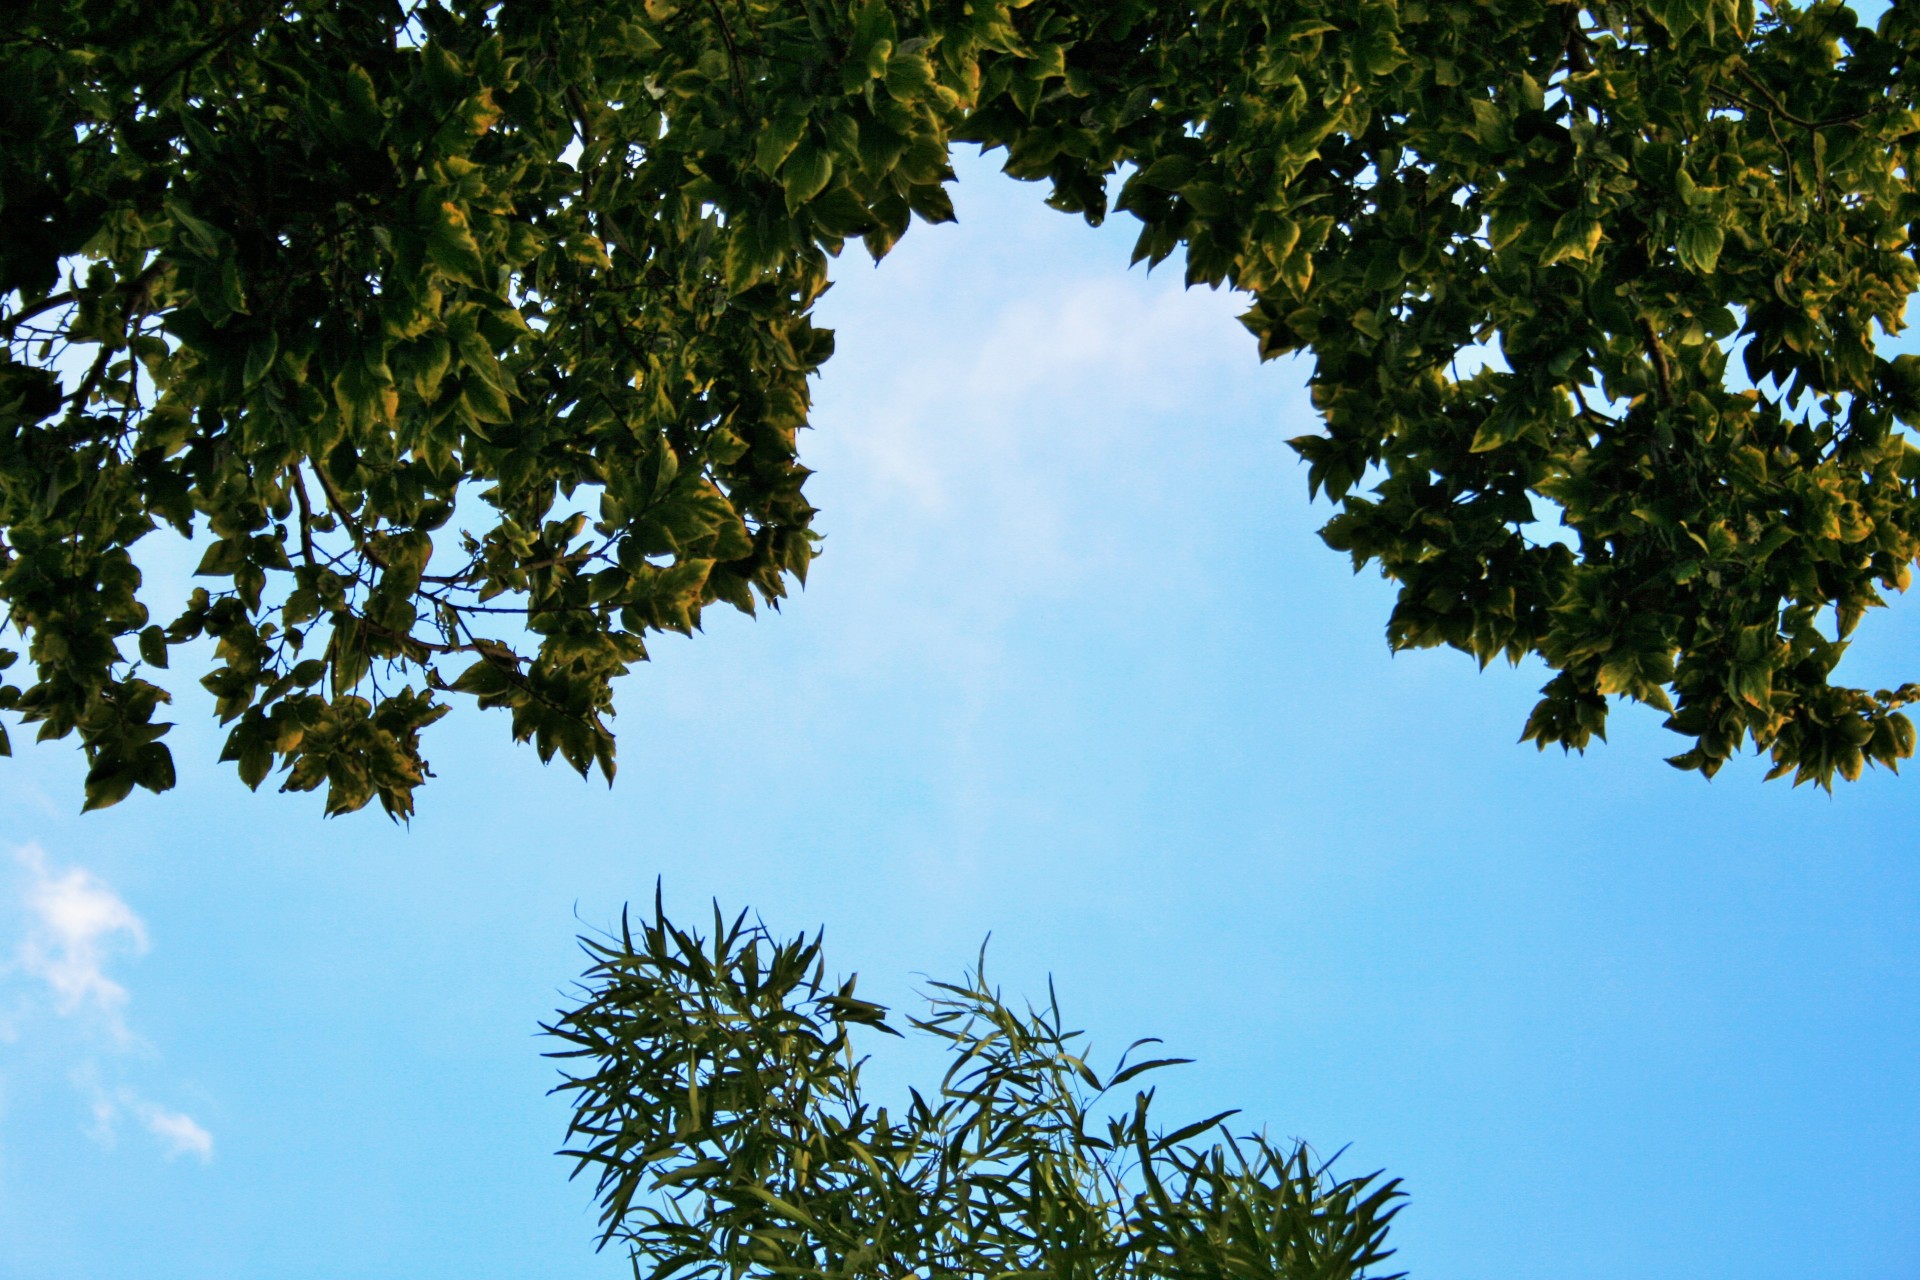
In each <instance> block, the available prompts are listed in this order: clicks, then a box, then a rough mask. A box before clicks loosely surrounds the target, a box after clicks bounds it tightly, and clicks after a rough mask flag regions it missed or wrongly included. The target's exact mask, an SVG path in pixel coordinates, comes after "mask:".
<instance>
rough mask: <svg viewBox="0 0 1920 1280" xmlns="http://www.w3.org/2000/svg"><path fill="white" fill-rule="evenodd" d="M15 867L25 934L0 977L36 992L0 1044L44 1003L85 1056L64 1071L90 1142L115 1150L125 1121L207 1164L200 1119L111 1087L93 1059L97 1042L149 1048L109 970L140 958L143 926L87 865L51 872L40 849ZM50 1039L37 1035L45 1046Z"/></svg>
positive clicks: (18, 856) (32, 848)
mask: <svg viewBox="0 0 1920 1280" xmlns="http://www.w3.org/2000/svg"><path fill="white" fill-rule="evenodd" d="M14 863H15V866H16V868H17V869H18V872H19V876H18V879H17V888H18V892H17V895H15V896H14V901H13V903H12V904H10V905H11V906H13V907H15V908H16V909H18V910H19V911H20V912H21V915H20V917H19V918H20V919H21V921H22V928H21V936H20V940H19V942H18V944H17V945H16V946H15V947H14V949H13V959H12V962H11V963H10V964H6V965H0V976H4V975H6V974H9V973H10V974H12V975H16V976H17V977H24V978H25V979H26V980H27V983H28V985H30V986H33V987H37V988H38V989H40V990H41V992H42V994H41V995H40V996H39V997H38V998H32V999H25V1000H24V1001H23V1003H22V1005H21V1010H22V1011H21V1012H17V1013H16V1014H14V1015H13V1019H12V1020H11V1021H10V1023H9V1025H8V1026H6V1027H5V1028H4V1030H6V1031H7V1032H8V1033H9V1034H8V1035H6V1036H4V1037H0V1039H17V1038H18V1032H17V1029H16V1027H15V1026H14V1025H13V1024H14V1023H15V1022H17V1021H18V1020H20V1019H22V1018H25V1017H30V1016H32V1012H31V1011H32V1010H33V1009H34V1008H39V1009H40V1010H43V1011H44V1010H45V1009H46V1008H47V1006H48V1005H49V1004H50V1005H51V1007H52V1010H53V1012H54V1013H55V1014H57V1015H58V1016H59V1017H60V1018H61V1019H64V1020H66V1021H68V1022H69V1023H70V1024H71V1025H73V1026H75V1027H76V1028H77V1029H78V1030H79V1031H80V1032H81V1034H82V1043H81V1045H80V1046H78V1049H79V1056H80V1059H81V1060H80V1062H79V1064H78V1066H76V1067H75V1068H73V1069H72V1070H71V1071H70V1072H69V1073H68V1074H69V1078H70V1079H71V1080H72V1082H73V1084H74V1086H75V1087H76V1088H78V1089H79V1090H80V1092H81V1093H82V1094H83V1095H84V1096H86V1098H87V1099H88V1103H89V1110H90V1112H91V1115H92V1121H93V1122H92V1126H91V1128H90V1129H89V1130H88V1132H89V1133H90V1135H91V1136H92V1137H93V1138H94V1140H95V1141H97V1142H100V1143H101V1144H102V1145H105V1146H112V1145H114V1143H115V1140H116V1136H117V1130H118V1128H119V1126H120V1123H121V1121H122V1120H123V1119H127V1118H131V1119H132V1120H133V1121H134V1122H135V1123H137V1124H138V1125H139V1126H140V1127H141V1128H142V1129H145V1130H146V1131H147V1132H148V1133H149V1134H151V1135H152V1136H153V1137H155V1138H157V1139H158V1140H159V1141H160V1143H161V1146H162V1148H163V1149H164V1151H165V1152H166V1155H167V1158H168V1159H174V1158H177V1157H179V1156H183V1155H185V1156H193V1157H195V1158H197V1159H199V1160H200V1161H201V1162H203V1163H204V1162H206V1161H208V1160H211V1159H212V1158H213V1135H212V1134H211V1133H209V1132H208V1131H207V1130H206V1128H205V1127H204V1126H202V1125H201V1124H200V1123H199V1121H197V1120H195V1119H194V1118H193V1117H192V1116H190V1115H187V1114H186V1113H185V1112H181V1111H175V1110H172V1109H170V1108H168V1107H164V1106H161V1105H160V1104H159V1103H156V1102H153V1101H152V1100H150V1099H149V1098H147V1097H145V1096H144V1095H143V1094H141V1093H140V1092H138V1091H137V1090H135V1089H132V1088H130V1087H128V1086H125V1085H115V1086H113V1087H108V1086H107V1085H106V1084H105V1083H103V1082H102V1080H101V1078H100V1071H99V1069H98V1067H97V1065H96V1064H95V1061H94V1058H93V1056H92V1051H93V1050H96V1049H98V1048H100V1047H101V1040H102V1039H103V1038H104V1040H105V1041H106V1047H107V1048H109V1049H111V1050H112V1051H114V1052H117V1053H126V1052H128V1051H130V1050H135V1049H141V1050H150V1046H148V1045H147V1044H146V1042H145V1041H143V1040H142V1039H141V1038H140V1037H139V1036H137V1035H135V1034H134V1032H133V1030H132V1028H131V1027H130V1026H129V1024H128V1020H127V1007H128V1004H129V1000H130V997H129V994H128V991H127V988H126V986H125V985H123V984H122V983H121V982H120V981H119V980H117V979H116V978H114V977H113V976H112V975H111V973H110V972H109V969H110V968H111V967H112V966H113V965H114V963H115V962H117V961H120V960H123V959H126V958H129V957H138V956H141V955H144V954H145V953H146V951H147V947H148V935H147V925H146V922H145V921H144V920H142V919H141V918H140V915H139V913H138V912H136V911H135V910H134V909H133V908H132V907H131V906H129V905H128V904H127V902H126V900H125V899H124V898H122V897H121V896H120V895H119V894H118V893H116V892H115V891H114V890H113V888H112V886H110V885H108V884H107V883H106V882H105V881H104V880H102V879H101V878H100V877H98V876H96V875H94V874H93V873H92V872H90V871H88V870H86V869H85V868H83V867H54V866H52V865H51V864H50V863H49V862H48V859H47V855H46V852H45V851H44V850H42V849H40V848H39V847H38V846H36V845H28V846H27V847H25V848H22V849H18V850H16V851H15V853H14ZM16 985H17V984H16ZM48 997H50V1000H49V999H48ZM49 1039H50V1037H35V1040H36V1041H40V1042H43V1043H44V1042H46V1041H48V1040H49Z"/></svg>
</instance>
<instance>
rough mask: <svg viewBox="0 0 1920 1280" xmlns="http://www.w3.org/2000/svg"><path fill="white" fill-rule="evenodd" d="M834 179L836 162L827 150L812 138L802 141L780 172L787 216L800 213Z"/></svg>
mask: <svg viewBox="0 0 1920 1280" xmlns="http://www.w3.org/2000/svg"><path fill="white" fill-rule="evenodd" d="M832 179H833V160H832V158H831V157H830V156H828V155H827V152H826V150H825V148H823V147H821V146H820V145H819V144H818V143H817V142H815V141H814V140H813V139H811V138H808V139H804V140H803V141H801V142H800V143H799V144H798V145H797V146H795V147H794V149H793V154H792V155H790V156H788V157H787V163H786V166H785V167H784V168H783V169H781V171H780V185H781V187H782V189H784V190H785V192H786V200H787V212H788V213H795V212H798V211H799V209H800V207H801V206H802V205H804V204H806V203H807V201H809V200H811V199H813V198H814V197H815V196H817V195H819V194H820V193H821V192H822V191H824V190H826V187H827V183H828V182H830V181H832Z"/></svg>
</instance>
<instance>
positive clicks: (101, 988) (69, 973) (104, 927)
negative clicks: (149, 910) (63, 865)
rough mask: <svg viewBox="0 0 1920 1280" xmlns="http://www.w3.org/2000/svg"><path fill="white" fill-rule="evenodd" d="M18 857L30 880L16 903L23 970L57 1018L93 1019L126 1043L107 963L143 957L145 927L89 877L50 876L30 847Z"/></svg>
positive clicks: (119, 990)
mask: <svg viewBox="0 0 1920 1280" xmlns="http://www.w3.org/2000/svg"><path fill="white" fill-rule="evenodd" d="M15 858H16V860H17V861H18V862H19V864H20V866H21V867H22V868H23V869H24V870H25V871H26V873H27V883H26V887H25V892H24V893H23V895H22V898H21V902H22V905H23V906H25V907H26V909H27V912H28V915H29V925H28V929H27V936H26V937H25V938H24V939H23V940H22V941H21V943H20V947H19V951H18V953H17V960H18V963H19V966H20V968H21V970H22V971H24V972H26V973H28V974H30V975H32V976H33V977H36V978H39V979H41V980H42V981H43V982H45V983H46V985H47V986H48V988H49V989H51V991H52V993H53V997H54V1006H55V1008H57V1009H58V1010H59V1011H60V1013H61V1014H62V1015H64V1016H69V1017H70V1016H75V1015H81V1016H86V1017H90V1018H93V1019H96V1020H97V1021H98V1024H99V1025H100V1026H101V1027H102V1028H103V1029H104V1030H106V1031H107V1032H109V1033H110V1034H111V1035H112V1036H113V1037H114V1038H115V1039H116V1040H119V1041H122V1042H125V1041H127V1040H128V1039H130V1038H131V1035H130V1033H129V1032H128V1030H127V1025H126V1019H125V1012H124V1011H125V1009H126V1004H127V989H126V988H125V987H123V986H121V985H120V984H119V983H118V982H115V981H114V980H113V979H112V978H110V977H108V976H107V964H108V962H109V960H110V959H111V958H112V957H113V956H115V955H116V954H119V953H123V952H131V953H132V954H135V955H140V954H143V953H145V951H146V949H147V926H146V923H145V922H144V921H142V920H141V919H140V917H139V916H138V915H136V914H135V913H134V910H133V908H132V907H129V906H128V905H127V904H126V902H125V901H124V900H122V899H121V897H120V895H119V894H117V893H115V892H114V891H113V890H112V889H110V888H108V887H107V885H106V884H105V883H104V882H102V881H101V880H100V879H99V878H98V877H97V876H95V875H93V874H92V873H91V872H89V871H85V870H83V869H81V868H79V867H69V868H67V869H66V870H65V871H59V872H56V871H53V870H51V869H49V868H48V866H47V855H46V854H45V852H43V851H42V850H41V849H39V848H38V847H37V846H34V845H28V846H27V847H26V848H24V849H21V850H19V851H18V852H17V853H16V854H15Z"/></svg>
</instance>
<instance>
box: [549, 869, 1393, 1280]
mask: <svg viewBox="0 0 1920 1280" xmlns="http://www.w3.org/2000/svg"><path fill="white" fill-rule="evenodd" d="M583 942H584V945H585V947H586V949H587V952H588V954H589V955H590V956H591V957H592V960H593V965H592V968H591V969H589V970H588V973H587V976H586V980H585V981H586V988H585V993H584V994H585V995H586V996H587V1003H586V1004H584V1005H583V1006H582V1007H581V1008H579V1009H577V1010H574V1011H573V1012H571V1013H567V1014H565V1015H564V1016H562V1017H561V1018H560V1019H559V1020H558V1021H557V1022H556V1023H555V1025H553V1026H551V1027H549V1028H547V1030H548V1031H549V1032H550V1033H551V1034H553V1035H555V1036H558V1037H559V1038H560V1039H562V1040H563V1041H565V1042H566V1043H567V1045H568V1047H567V1048H566V1049H564V1050H562V1051H560V1052H558V1053H556V1054H554V1055H553V1056H555V1057H559V1058H563V1059H573V1060H582V1061H583V1063H584V1067H585V1072H584V1073H583V1074H580V1075H577V1076H576V1075H569V1076H568V1079H567V1082H566V1083H565V1084H563V1085H562V1086H560V1091H561V1092H565V1093H568V1094H570V1095H571V1098H572V1102H573V1105H574V1107H575V1109H576V1115H575V1118H574V1122H573V1126H572V1129H571V1130H570V1133H569V1137H570V1138H572V1139H574V1140H575V1143H576V1145H575V1148H574V1149H572V1150H569V1151H565V1152H562V1154H563V1155H569V1156H572V1157H574V1158H576V1159H577V1161H578V1166H577V1170H576V1171H577V1172H578V1171H588V1170H590V1171H592V1172H594V1173H595V1174H597V1175H598V1177H599V1196H600V1201H601V1205H602V1208H603V1212H602V1216H601V1222H602V1226H603V1229H604V1230H603V1235H602V1244H603V1245H604V1244H605V1243H607V1242H608V1241H613V1240H619V1241H621V1242H623V1243H624V1244H626V1246H627V1247H628V1248H629V1250H630V1251H631V1254H632V1258H633V1263H634V1274H635V1275H636V1276H639V1277H646V1280H669V1277H685V1280H738V1277H741V1276H743V1275H753V1276H787V1277H802V1278H803V1277H820V1278H825V1277H848V1278H849V1280H850V1278H852V1277H873V1278H874V1280H883V1278H885V1280H896V1278H897V1277H901V1276H916V1275H928V1276H954V1277H971V1278H973V1280H995V1278H1004V1277H1012V1276H1057V1277H1074V1278H1077V1280H1105V1278H1112V1280H1135V1278H1137V1280H1148V1278H1149V1277H1153V1278H1156V1280H1157V1278H1164V1280H1228V1278H1229V1277H1231V1278H1233V1280H1309V1278H1311V1280H1346V1278H1347V1277H1360V1276H1364V1275H1367V1274H1369V1272H1368V1268H1370V1267H1373V1266H1375V1265H1377V1264H1379V1263H1381V1262H1383V1261H1385V1260H1386V1259H1387V1257H1388V1256H1390V1253H1391V1251H1390V1250H1387V1249H1386V1248H1385V1238H1386V1234H1387V1227H1388V1223H1389V1222H1390V1221H1391V1220H1392V1218H1393V1216H1394V1214H1395V1213H1396V1212H1398V1201H1399V1200H1400V1199H1401V1193H1400V1192H1399V1190H1398V1183H1397V1182H1395V1181H1388V1182H1380V1181H1379V1180H1378V1175H1373V1176H1370V1177H1361V1178H1347V1179H1340V1178H1335V1177H1333V1176H1332V1175H1331V1174H1330V1173H1329V1172H1328V1168H1327V1166H1326V1165H1325V1164H1323V1163H1320V1162H1317V1161H1316V1160H1315V1159H1314V1157H1313V1156H1312V1154H1311V1153H1310V1152H1309V1151H1308V1150H1307V1149H1306V1148H1305V1147H1300V1146H1295V1147H1292V1148H1291V1149H1285V1148H1281V1147H1278V1146H1275V1145H1274V1144H1273V1143H1271V1142H1269V1141H1268V1140H1267V1139H1266V1138H1265V1137H1264V1136H1262V1135H1257V1134H1256V1135H1248V1136H1246V1137H1244V1138H1235V1137H1233V1136H1231V1135H1230V1134H1229V1133H1228V1132H1227V1130H1226V1129H1225V1127H1224V1124H1223V1122H1224V1121H1225V1120H1226V1119H1227V1118H1228V1116H1230V1115H1232V1114H1233V1113H1231V1112H1229V1113H1227V1115H1222V1116H1214V1117H1212V1118H1211V1119H1208V1120H1203V1121H1200V1122H1199V1123H1197V1124H1191V1125H1187V1126H1184V1127H1182V1128H1179V1129H1177V1130H1174V1131H1172V1132H1164V1131H1162V1130H1160V1129H1158V1128H1156V1127H1155V1126H1154V1125H1153V1123H1152V1121H1151V1120H1150V1118H1149V1110H1150V1106H1151V1103H1152V1099H1153V1094H1152V1091H1151V1090H1148V1091H1145V1092H1138V1093H1135V1095H1134V1097H1133V1099H1132V1102H1131V1104H1130V1105H1127V1104H1125V1103H1121V1104H1120V1109H1119V1111H1118V1112H1117V1113H1116V1114H1113V1115H1110V1116H1109V1115H1105V1114H1096V1112H1095V1109H1096V1108H1099V1107H1101V1106H1102V1105H1103V1103H1104V1102H1105V1101H1106V1100H1107V1099H1108V1097H1109V1096H1110V1095H1113V1094H1114V1093H1115V1091H1116V1090H1119V1089H1120V1088H1121V1087H1122V1086H1124V1085H1127V1084H1129V1083H1130V1082H1131V1081H1134V1080H1136V1079H1138V1078H1140V1077H1142V1076H1144V1075H1146V1074H1148V1073H1150V1072H1152V1071H1154V1070H1157V1069H1160V1068H1163V1067H1166V1066H1170V1065H1173V1064H1174V1061H1175V1060H1168V1059H1161V1060H1151V1059H1148V1060H1142V1061H1137V1062H1134V1063H1132V1064H1130V1065H1129V1064H1128V1063H1127V1062H1126V1061H1125V1056H1124V1055H1123V1060H1122V1061H1121V1063H1120V1064H1119V1065H1118V1066H1116V1067H1115V1069H1114V1070H1113V1071H1112V1072H1111V1073H1109V1074H1106V1075H1102V1074H1101V1073H1099V1072H1098V1071H1096V1070H1094V1069H1093V1068H1092V1067H1091V1066H1089V1065H1088V1063H1087V1062H1086V1061H1085V1057H1084V1055H1085V1048H1084V1046H1083V1045H1082V1044H1081V1041H1082V1039H1083V1037H1082V1036H1081V1034H1080V1033H1078V1032H1073V1031H1069V1030H1066V1029H1065V1024H1064V1023H1063V1022H1062V1021H1061V1018H1060V1011H1059V1007H1058V1004H1057V1002H1054V1001H1051V1000H1050V1001H1049V1003H1048V1004H1047V1005H1046V1006H1045V1007H1044V1008H1038V1009H1036V1008H1028V1009H1027V1010H1026V1011H1025V1012H1024V1013H1022V1012H1016V1011H1015V1010H1013V1009H1011V1008H1009V1007H1008V1006H1007V1005H1006V1004H1004V1003H1003V1002H1002V1001H1001V999H1000V997H999V994H998V993H997V992H996V991H994V989H993V988H992V987H990V986H989V985H988V984H987V982H986V978H985V975H984V973H983V972H981V971H976V972H974V973H973V974H970V975H968V977H967V978H966V979H965V980H964V981H962V982H960V983H934V984H933V986H932V991H931V996H930V1000H929V1004H930V1008H929V1011H928V1014H927V1016H926V1017H924V1018H914V1019H911V1020H910V1025H911V1027H912V1029H913V1030H915V1031H917V1032H919V1033H921V1034H924V1035H927V1036H932V1037H934V1038H936V1039H937V1040H939V1041H941V1042H942V1043H943V1044H944V1045H945V1047H946V1048H947V1049H948V1050H949V1051H950V1053H951V1056H952V1062H951V1065H950V1066H949V1067H948V1069H947V1071H946V1074H945V1075H944V1077H943V1078H942V1079H941V1081H940V1084H939V1087H938V1088H937V1089H933V1090H930V1091H929V1092H928V1093H926V1094H922V1093H921V1092H919V1091H918V1090H915V1091H913V1092H912V1094H911V1097H910V1099H909V1100H907V1105H906V1106H904V1107H903V1108H901V1110H900V1113H899V1114H895V1113H893V1112H890V1111H889V1110H888V1109H887V1108H885V1107H881V1106H878V1105H876V1104H874V1103H873V1102H871V1101H870V1100H868V1099H867V1098H866V1097H864V1096H863V1094H862V1092H861V1085H860V1069H861V1062H862V1059H861V1058H860V1057H859V1056H858V1055H857V1054H856V1052H855V1050H854V1048H853V1044H852V1036H853V1034H854V1031H855V1028H860V1027H865V1028H869V1029H872V1030H875V1031H881V1032H886V1033H889V1034H895V1033H894V1032H893V1031H892V1028H890V1027H889V1026H887V1023H886V1011H885V1010H884V1009H882V1008H880V1007H879V1006H877V1005H874V1004H871V1003H869V1002H867V1001H864V1000H860V999H858V998H856V997H855V996H854V994H853V992H854V984H853V981H852V980H851V979H849V980H848V981H846V982H844V983H840V984H837V985H833V984H829V983H828V982H827V981H826V977H825V970H824V968H823V967H822V962H821V957H820V942H819V939H818V938H817V937H816V938H814V939H812V940H808V939H806V938H804V937H801V938H796V939H794V940H792V941H789V942H779V941H776V940H775V939H773V938H771V937H770V936H769V935H768V934H767V933H766V932H765V930H764V929H761V928H759V927H749V926H748V925H747V924H746V923H745V917H744V916H743V917H741V918H739V919H736V920H734V921H733V922H732V923H731V924H729V923H728V922H727V921H726V920H725V919H724V918H722V917H721V916H720V915H719V914H718V912H717V911H716V913H715V917H714V936H713V938H712V939H711V941H708V940H705V939H702V938H700V937H698V936H697V935H695V934H693V933H690V932H686V931H682V930H680V929H678V928H676V927H675V926H674V925H672V924H671V923H670V922H669V921H668V920H667V919H666V918H665V917H664V915H662V914H661V912H660V910H659V907H658V904H657V903H656V906H655V913H654V919H653V921H652V923H650V924H648V925H647V926H646V927H644V928H643V929H642V930H641V931H640V932H639V933H638V934H637V935H636V934H634V933H633V932H632V930H631V928H630V927H629V926H627V924H626V923H625V922H624V921H623V923H622V928H621V935H620V936H619V937H618V938H608V939H605V940H600V939H591V938H589V939H584V940H583ZM1150 1043H1152V1042H1150V1041H1142V1042H1140V1043H1138V1044H1136V1045H1134V1046H1133V1049H1132V1050H1129V1054H1131V1053H1132V1052H1133V1050H1138V1049H1140V1048H1142V1047H1143V1046H1145V1045H1147V1044H1150ZM1115 1101H1116V1102H1119V1099H1118V1098H1115ZM1374 1274H1377V1273H1374ZM1382 1280H1387V1278H1385V1277H1383V1278H1382Z"/></svg>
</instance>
